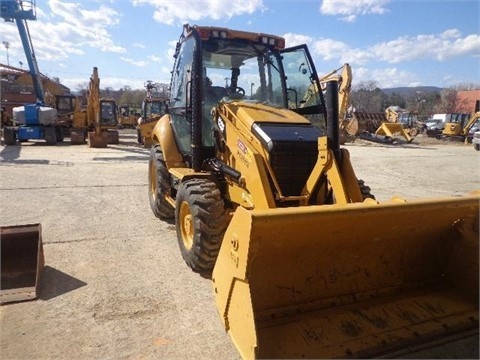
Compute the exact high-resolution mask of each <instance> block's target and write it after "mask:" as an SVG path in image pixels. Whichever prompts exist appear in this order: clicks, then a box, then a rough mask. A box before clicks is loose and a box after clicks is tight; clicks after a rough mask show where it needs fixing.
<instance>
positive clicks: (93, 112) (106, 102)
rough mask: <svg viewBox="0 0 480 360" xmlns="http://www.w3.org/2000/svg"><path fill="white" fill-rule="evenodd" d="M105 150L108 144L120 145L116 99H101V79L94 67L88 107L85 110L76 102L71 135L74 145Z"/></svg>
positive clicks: (89, 88)
mask: <svg viewBox="0 0 480 360" xmlns="http://www.w3.org/2000/svg"><path fill="white" fill-rule="evenodd" d="M87 139H88V146H89V147H93V148H104V147H107V144H118V143H119V134H118V130H117V106H116V104H115V100H114V99H109V98H100V78H99V76H98V68H97V67H94V68H93V72H92V75H91V76H90V82H89V84H88V92H87V107H86V110H83V109H82V108H81V106H80V102H79V101H77V102H76V108H75V111H74V114H73V128H72V131H71V135H70V141H71V144H72V145H78V144H84V143H85V141H86V140H87Z"/></svg>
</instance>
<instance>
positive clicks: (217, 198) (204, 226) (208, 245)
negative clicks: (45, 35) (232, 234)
mask: <svg viewBox="0 0 480 360" xmlns="http://www.w3.org/2000/svg"><path fill="white" fill-rule="evenodd" d="M227 219H228V218H227V212H226V210H225V206H224V201H223V199H222V194H221V192H220V190H219V189H218V186H217V185H216V184H215V183H214V182H213V181H211V180H209V179H193V180H189V181H186V182H184V183H182V184H181V186H180V188H179V190H178V193H177V199H176V206H175V222H176V229H177V240H178V245H179V247H180V251H181V253H182V257H183V259H184V260H185V262H186V263H187V265H188V266H189V267H191V268H192V269H193V270H194V271H206V270H211V269H213V267H214V265H215V261H216V260H217V256H218V252H219V250H220V246H221V244H222V239H223V235H224V234H225V230H226V229H227V226H228V220H227Z"/></svg>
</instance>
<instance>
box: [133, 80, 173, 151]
mask: <svg viewBox="0 0 480 360" xmlns="http://www.w3.org/2000/svg"><path fill="white" fill-rule="evenodd" d="M145 89H147V96H146V97H145V100H143V103H142V116H141V117H140V118H139V119H138V123H137V141H138V143H139V144H141V145H143V146H144V147H146V148H149V147H151V146H152V144H153V141H152V131H153V128H154V127H155V125H156V124H157V121H158V120H159V119H160V118H161V117H162V116H163V115H164V114H165V113H166V112H167V111H168V100H167V99H166V98H164V97H159V96H157V95H156V93H155V91H154V90H157V84H156V83H154V82H153V81H151V80H148V81H147V82H145Z"/></svg>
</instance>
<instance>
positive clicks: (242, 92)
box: [235, 86, 245, 96]
mask: <svg viewBox="0 0 480 360" xmlns="http://www.w3.org/2000/svg"><path fill="white" fill-rule="evenodd" d="M235 93H237V94H241V95H243V96H245V89H244V88H241V87H240V86H237V87H236V88H235Z"/></svg>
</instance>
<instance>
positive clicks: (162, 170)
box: [148, 145, 175, 219]
mask: <svg viewBox="0 0 480 360" xmlns="http://www.w3.org/2000/svg"><path fill="white" fill-rule="evenodd" d="M148 189H149V194H148V195H149V196H148V197H149V199H150V208H151V209H152V211H153V213H154V214H155V216H156V217H158V218H159V219H171V218H173V217H174V216H175V210H174V208H173V206H172V205H171V204H170V203H169V202H168V201H167V200H166V198H165V197H166V196H167V194H169V193H170V189H171V187H170V174H169V173H168V170H167V166H166V164H165V161H164V159H163V153H162V151H161V150H160V146H158V145H156V146H153V147H152V149H151V150H150V160H149V162H148Z"/></svg>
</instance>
